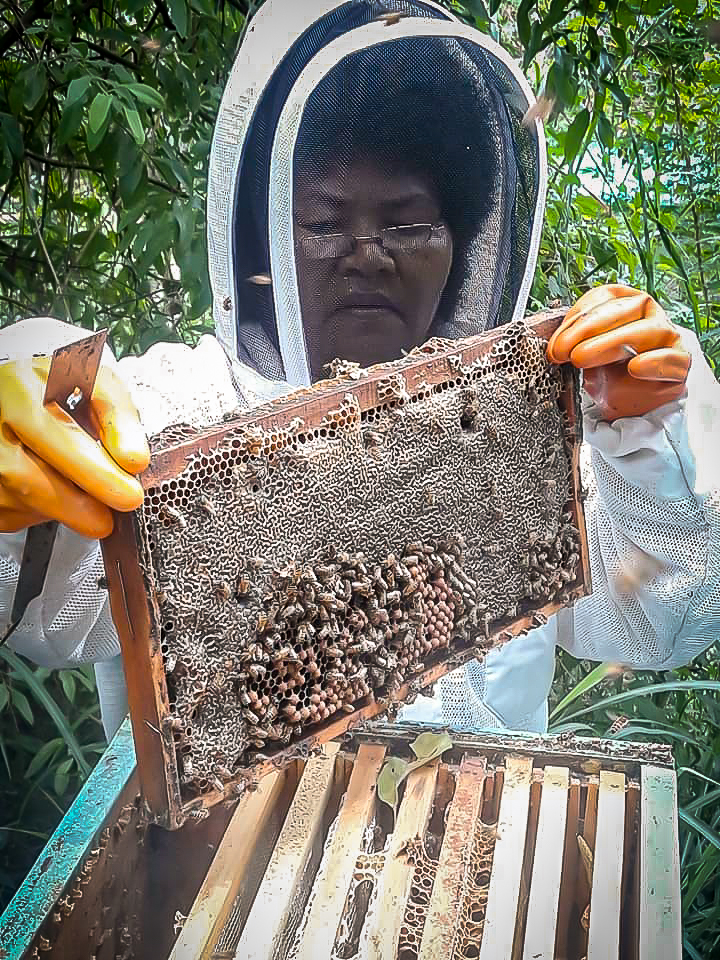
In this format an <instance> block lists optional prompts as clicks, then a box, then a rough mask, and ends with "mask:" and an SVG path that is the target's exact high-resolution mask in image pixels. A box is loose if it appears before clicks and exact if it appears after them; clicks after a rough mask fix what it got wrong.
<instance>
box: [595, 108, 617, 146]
mask: <svg viewBox="0 0 720 960" xmlns="http://www.w3.org/2000/svg"><path fill="white" fill-rule="evenodd" d="M596 130H597V136H598V140H599V141H600V143H601V144H602V145H603V146H604V147H606V148H607V149H608V150H612V146H613V144H614V143H615V131H614V130H613V128H612V124H611V123H610V121H609V120H608V118H607V117H606V116H605V114H604V113H601V114H600V116H599V117H598V122H597V127H596Z"/></svg>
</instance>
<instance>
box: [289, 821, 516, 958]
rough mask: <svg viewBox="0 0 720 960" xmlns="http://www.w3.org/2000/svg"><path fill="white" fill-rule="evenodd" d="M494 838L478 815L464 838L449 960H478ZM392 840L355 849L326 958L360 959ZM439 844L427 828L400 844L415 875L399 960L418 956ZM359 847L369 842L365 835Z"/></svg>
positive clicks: (292, 951)
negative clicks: (454, 925) (370, 846)
mask: <svg viewBox="0 0 720 960" xmlns="http://www.w3.org/2000/svg"><path fill="white" fill-rule="evenodd" d="M371 831H372V826H371V827H370V832H371ZM333 834H334V830H331V831H330V834H329V836H328V838H327V840H326V843H325V847H324V853H325V856H324V860H323V863H324V862H325V860H326V859H327V857H328V853H329V850H330V848H331V844H332V838H333ZM496 839H497V828H496V824H491V823H485V822H484V821H483V820H482V819H478V820H477V821H476V823H475V827H474V830H473V832H472V836H471V837H469V839H468V845H467V849H466V855H465V860H464V865H463V883H462V887H461V889H460V892H459V896H458V918H459V922H458V924H457V929H456V932H455V939H454V944H453V950H452V954H451V957H450V958H449V960H476V958H477V957H478V956H479V954H480V945H481V943H482V933H483V925H484V922H485V911H486V910H487V899H488V890H489V887H490V874H491V871H492V864H493V856H494V853H495V841H496ZM390 841H391V835H388V836H387V837H386V838H385V843H384V845H383V847H382V849H380V850H373V849H372V848H371V849H362V850H361V851H360V852H359V853H358V857H357V861H356V864H355V870H354V873H353V876H352V879H351V882H350V889H349V891H348V896H347V900H346V902H345V908H344V911H343V914H342V916H341V918H340V922H339V924H338V930H337V933H336V937H335V942H334V944H333V948H332V952H331V954H330V960H358V958H360V957H364V956H366V955H367V944H366V942H365V940H364V934H365V933H366V931H367V929H368V927H370V926H371V922H370V918H371V916H373V914H374V913H375V912H376V911H377V910H378V909H379V904H378V902H377V900H376V896H377V893H378V890H379V887H380V875H381V874H382V871H383V867H384V866H385V862H386V858H387V856H388V855H389V849H390ZM441 845H442V836H440V835H436V834H433V833H432V832H431V831H430V830H429V829H428V830H427V831H426V833H425V836H422V837H420V836H418V837H415V839H413V840H411V841H410V842H409V843H408V844H407V845H406V846H405V847H404V848H403V851H402V856H403V857H404V859H405V860H406V862H407V863H408V864H409V865H410V866H411V867H412V870H413V875H412V881H411V885H410V893H409V896H408V899H407V902H406V904H405V912H404V916H403V922H402V925H401V927H400V936H399V939H398V944H397V958H398V960H417V957H418V956H419V954H420V945H421V943H422V938H423V931H424V929H425V922H426V919H427V914H428V910H429V907H430V899H431V896H432V892H433V886H434V883H435V876H436V873H437V868H438V859H437V856H433V855H431V853H430V847H431V846H434V847H435V848H436V850H437V853H438V854H439V851H440V848H441ZM363 847H364V848H367V847H368V843H367V840H366V842H365V843H364V844H363ZM314 896H315V890H314V889H313V891H312V892H311V895H310V899H309V901H308V903H307V905H306V909H305V912H304V915H303V919H302V921H301V922H300V924H299V925H298V927H297V930H296V932H295V936H294V939H293V941H292V943H291V945H290V947H289V950H288V954H287V956H288V960H299V957H300V954H301V944H302V939H303V935H304V932H305V924H306V922H307V920H308V917H309V916H310V914H311V907H312V904H313V900H314Z"/></svg>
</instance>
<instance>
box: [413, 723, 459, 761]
mask: <svg viewBox="0 0 720 960" xmlns="http://www.w3.org/2000/svg"><path fill="white" fill-rule="evenodd" d="M452 745H453V742H452V740H451V739H450V734H449V733H448V732H447V731H446V730H443V731H442V732H441V733H421V734H420V736H419V737H417V739H416V740H414V741H413V742H412V743H411V744H410V749H411V750H412V752H413V753H414V754H415V756H416V757H417V759H418V760H420V761H422V762H423V763H428V762H429V761H430V760H434V759H435V758H436V757H440V756H442V754H443V753H445V751H446V750H451V749H452Z"/></svg>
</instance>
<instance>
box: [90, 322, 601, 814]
mask: <svg viewBox="0 0 720 960" xmlns="http://www.w3.org/2000/svg"><path fill="white" fill-rule="evenodd" d="M562 316H563V311H552V312H546V313H543V314H538V315H536V316H535V317H532V318H530V319H529V320H528V321H527V326H528V328H529V330H530V331H531V333H532V334H533V335H534V336H536V337H539V338H541V339H542V340H547V339H549V337H550V336H551V335H552V333H553V331H554V330H555V329H556V328H557V326H558V324H559V322H560V320H561V318H562ZM503 335H504V331H503V330H502V329H501V330H497V331H491V332H490V333H487V334H483V335H480V336H478V337H473V338H470V339H468V340H464V341H462V342H461V343H451V344H446V343H443V344H442V345H441V346H440V348H438V346H437V345H435V346H434V347H432V348H427V349H425V348H421V349H420V350H419V351H416V352H414V353H413V354H411V355H410V356H409V357H407V358H405V359H404V360H403V361H401V362H400V363H399V364H398V363H396V364H393V365H392V366H391V368H390V369H389V368H388V365H379V366H376V367H373V368H371V369H370V370H369V371H367V372H363V374H362V376H360V377H359V378H357V379H348V378H343V377H340V378H337V379H334V380H330V381H326V382H324V383H322V384H320V385H317V386H316V387H313V388H310V389H307V390H301V391H298V392H296V393H294V394H292V395H290V396H289V397H287V398H283V399H282V400H280V401H276V402H274V403H272V404H269V405H265V406H262V407H257V408H254V409H253V410H251V411H248V412H247V413H246V414H244V415H243V416H242V417H240V418H238V419H237V420H233V421H229V422H227V423H224V424H222V425H221V426H219V427H216V428H213V429H208V430H205V431H199V432H198V433H197V434H195V435H193V436H192V437H191V438H190V439H186V440H183V441H181V442H177V443H175V444H174V445H170V446H168V447H166V448H165V449H162V450H160V451H159V452H158V453H157V454H156V455H155V456H154V458H153V462H152V464H151V465H150V467H149V468H148V470H147V471H146V473H145V474H144V475H143V477H142V481H143V486H144V487H145V489H146V490H149V489H152V488H153V487H157V486H159V485H160V484H161V483H163V482H164V481H167V480H170V479H172V478H174V477H176V476H178V475H179V474H181V473H182V471H183V469H184V468H185V465H186V462H187V461H188V459H189V458H190V457H192V456H195V455H197V454H199V453H206V452H208V451H210V450H212V449H213V448H215V447H216V446H218V445H219V444H221V443H222V442H223V440H224V438H226V437H228V435H229V434H231V433H234V432H237V431H238V430H239V429H241V428H248V427H260V428H262V429H263V430H271V429H275V430H277V429H280V428H282V427H286V426H287V425H288V424H290V423H291V422H292V421H293V419H294V418H297V417H298V416H299V415H301V416H302V418H303V420H304V422H305V423H306V424H309V425H313V424H320V423H321V421H322V419H323V417H324V416H325V415H326V414H328V413H329V412H330V411H332V410H334V409H336V408H337V406H338V404H339V403H341V402H342V401H343V400H344V398H345V397H346V396H347V395H348V394H352V395H353V396H354V398H356V400H357V402H358V404H359V407H360V410H361V411H362V410H367V409H370V408H373V407H376V406H378V405H379V404H381V403H382V402H383V400H384V399H386V398H384V397H379V391H378V385H379V384H382V383H383V382H385V383H387V377H388V374H389V373H390V372H392V373H396V372H397V371H398V369H400V371H401V373H402V376H403V377H404V380H405V384H406V389H407V393H408V395H409V396H413V394H414V393H417V392H418V391H419V390H420V389H422V388H426V387H427V386H428V385H430V386H433V385H436V384H442V383H447V382H450V381H453V380H454V378H456V377H457V370H458V368H459V366H460V365H462V366H464V367H469V366H470V365H471V364H472V363H473V362H474V361H476V360H478V358H481V357H483V356H484V355H485V354H487V353H489V351H490V350H491V349H492V348H493V346H494V345H495V344H496V343H497V342H498V341H499V340H500V338H501V337H502V336H503ZM561 377H562V381H561V382H562V390H561V394H560V398H559V405H560V407H561V409H562V411H563V417H564V425H565V440H566V444H567V449H568V458H569V463H570V466H571V474H572V478H571V490H572V491H573V493H574V496H573V499H572V501H570V502H569V503H568V504H567V509H568V510H569V511H570V513H571V514H572V522H573V524H574V525H575V526H576V527H577V528H578V530H579V531H580V562H579V564H578V567H577V576H576V580H575V581H574V582H572V583H570V584H569V585H568V587H567V591H566V602H570V601H572V600H575V599H577V598H579V597H582V596H584V595H585V594H587V593H588V592H589V591H590V568H589V557H588V548H587V536H586V531H585V523H584V511H583V503H582V495H581V489H582V487H581V482H580V467H579V447H580V439H581V419H580V411H579V396H578V383H577V376H576V373H575V372H574V371H573V370H572V368H571V367H569V366H565V367H563V368H562V370H561ZM141 552H142V536H141V530H140V523H139V521H138V518H137V517H136V516H135V515H134V514H116V516H115V530H114V532H113V534H112V536H111V537H109V538H108V539H107V540H105V541H104V542H103V554H104V560H105V570H106V576H107V580H108V586H109V593H110V602H111V608H112V613H113V619H114V621H115V624H116V627H117V630H118V634H119V636H120V640H121V644H122V650H123V659H124V665H125V675H126V679H127V686H128V699H129V705H130V714H131V718H132V724H133V734H134V738H135V746H136V753H137V759H138V769H139V773H140V780H141V784H142V788H143V792H144V796H145V800H146V802H147V804H148V806H149V809H150V811H151V812H152V815H153V817H154V818H155V819H156V821H157V822H159V823H162V824H163V825H164V826H166V827H168V828H170V829H176V828H177V827H179V826H181V825H182V823H183V822H184V821H185V819H186V818H187V816H188V815H196V816H197V815H199V814H201V813H202V810H203V809H204V808H207V807H209V806H212V805H214V804H215V803H218V802H220V801H222V800H224V799H228V798H230V797H233V796H237V794H238V792H239V791H241V790H242V787H243V784H245V785H247V784H248V783H250V782H253V781H255V782H256V781H257V780H258V779H259V778H261V777H263V776H265V775H266V774H267V773H269V772H271V771H272V770H274V769H278V768H282V767H283V766H285V765H286V764H289V763H291V762H292V761H293V760H295V759H297V758H298V756H307V754H308V753H309V752H310V751H311V750H312V749H313V748H315V747H317V746H318V745H319V744H321V743H324V742H326V741H328V740H332V739H334V738H335V737H337V736H339V735H341V734H342V733H344V732H345V731H346V730H347V729H348V728H350V727H352V726H354V725H356V724H360V723H363V722H364V721H366V720H368V719H370V718H371V717H373V716H375V715H377V714H379V713H382V712H384V711H385V710H387V708H388V706H389V705H390V703H389V701H388V700H376V699H375V698H374V696H373V695H372V694H370V695H369V696H368V697H367V698H366V700H365V701H363V702H362V703H361V704H360V705H359V706H358V707H357V709H356V710H355V711H354V712H353V713H352V714H340V715H339V716H332V717H330V718H329V719H328V720H326V721H325V722H323V723H321V724H317V725H314V726H313V727H312V728H311V729H310V730H309V731H308V733H307V735H305V736H304V737H303V738H302V739H300V740H298V741H297V742H295V743H293V744H292V745H290V746H287V747H283V748H280V749H276V750H274V751H273V752H272V753H270V752H269V751H267V752H268V753H270V755H269V756H268V757H266V758H265V759H262V760H259V761H257V762H256V763H254V764H253V766H252V767H241V768H240V769H239V770H238V771H237V773H236V775H235V776H234V777H233V778H232V779H231V780H229V781H228V782H227V783H225V784H224V787H223V790H222V791H221V790H219V789H218V790H215V791H214V792H212V793H206V794H203V795H201V796H200V797H197V798H193V799H192V800H190V801H185V800H184V799H183V797H182V795H181V787H180V776H179V769H178V757H177V754H176V748H175V742H174V738H173V731H172V725H171V722H170V721H171V720H172V717H171V705H170V700H169V696H168V687H167V682H166V675H165V665H164V658H163V653H162V650H161V627H160V611H159V605H158V599H157V596H156V595H155V592H154V590H153V588H152V585H151V584H150V583H149V582H148V580H147V578H146V575H145V574H144V572H143V569H142V566H141ZM563 605H564V604H563V603H560V602H559V601H554V602H550V603H546V604H545V605H543V606H540V605H538V606H537V607H535V608H534V609H533V610H532V611H531V612H530V613H527V614H524V615H521V616H519V617H515V618H514V619H510V618H506V619H505V620H504V621H500V622H499V623H498V624H496V625H495V624H494V625H493V631H492V635H491V637H490V638H489V640H490V641H491V642H492V641H494V640H495V639H498V638H502V640H507V639H510V638H511V637H512V636H515V635H517V634H519V633H521V632H524V631H527V630H528V629H530V628H532V626H533V625H535V624H537V623H538V622H543V619H544V618H547V617H549V616H551V615H552V614H554V613H555V612H557V610H558V609H560V607H561V606H563ZM498 642H501V640H500V639H498ZM490 645H492V643H488V644H485V645H484V646H485V649H489V647H490ZM478 653H479V650H478V648H477V647H475V646H473V645H468V646H467V647H466V648H465V649H462V650H453V651H448V656H447V658H446V659H445V660H443V661H442V662H440V663H435V664H434V665H432V666H431V667H430V668H429V669H426V670H424V672H422V673H421V674H420V675H418V676H416V677H414V679H413V680H412V682H409V683H405V684H403V685H402V686H401V687H400V689H398V690H396V691H395V692H394V694H393V696H392V700H393V701H395V702H402V701H404V700H406V699H407V698H408V697H410V696H411V695H412V694H413V693H414V692H416V691H417V690H419V689H420V688H423V687H426V686H428V685H430V684H432V683H434V682H435V681H436V680H438V679H439V678H440V677H441V676H443V675H444V674H446V673H447V672H449V670H452V669H455V668H456V667H458V666H460V665H461V664H462V663H464V662H466V661H467V660H470V659H473V658H474V657H476V656H477V655H478Z"/></svg>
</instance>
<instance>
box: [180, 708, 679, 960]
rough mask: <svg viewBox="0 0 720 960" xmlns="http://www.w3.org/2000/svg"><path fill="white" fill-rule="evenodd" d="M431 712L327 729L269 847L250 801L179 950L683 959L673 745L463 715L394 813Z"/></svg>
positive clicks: (244, 954)
mask: <svg viewBox="0 0 720 960" xmlns="http://www.w3.org/2000/svg"><path fill="white" fill-rule="evenodd" d="M427 729H428V728H427V727H423V726H411V725H403V726H402V727H399V726H393V725H387V724H377V725H373V726H368V727H367V728H366V729H364V730H362V731H357V730H356V731H353V732H351V733H349V734H348V735H347V737H346V738H344V742H343V743H342V744H338V743H333V744H326V745H325V747H324V753H322V754H321V755H319V756H315V757H312V758H310V759H309V760H308V761H307V762H306V763H305V764H304V768H303V772H302V775H301V776H300V779H299V783H298V787H297V790H296V792H295V795H294V797H293V799H292V801H291V803H290V806H289V809H288V812H287V815H286V817H285V820H284V824H283V827H282V830H281V831H280V832H279V833H276V834H275V835H274V839H273V841H272V843H271V845H270V847H269V848H268V849H264V850H263V852H262V853H260V854H256V853H255V852H254V851H251V839H250V833H251V831H248V817H249V815H250V809H249V805H248V801H247V800H243V801H241V805H240V807H238V809H237V811H236V813H235V814H234V815H233V817H232V819H231V821H230V824H229V826H228V829H227V831H226V833H225V835H224V837H223V839H222V841H221V843H220V845H219V847H218V851H217V854H216V856H215V859H214V861H213V863H212V865H211V867H210V869H209V871H208V874H207V876H206V878H205V880H204V882H203V884H202V886H201V888H200V890H199V891H198V894H197V896H196V898H195V902H194V904H193V906H192V907H191V908H190V911H189V914H188V917H187V919H186V920H185V921H184V923H183V927H182V930H181V932H180V934H179V936H178V938H177V940H176V942H175V945H174V947H173V950H172V952H171V953H170V957H169V960H185V958H187V957H190V956H192V957H197V958H199V960H213V958H219V957H227V958H228V960H230V958H233V957H234V960H246V958H249V957H253V958H257V960H278V958H280V957H282V958H289V960H311V958H313V960H314V958H315V957H320V956H322V957H328V958H335V957H338V956H340V957H342V956H354V957H364V958H372V960H398V957H401V958H412V957H414V958H417V960H461V958H467V957H476V958H479V960H497V958H499V957H505V958H511V957H512V958H513V960H515V958H518V960H520V958H522V960H533V958H538V957H542V958H548V960H549V958H551V957H559V958H564V960H580V958H581V957H582V958H587V960H600V958H603V960H605V958H607V957H622V958H625V960H646V958H647V960H649V958H651V957H652V958H653V960H680V957H681V953H682V948H681V942H680V938H681V909H680V870H679V848H678V833H677V783H676V778H675V771H674V769H673V761H672V754H671V751H670V748H669V747H668V746H666V745H664V744H639V743H627V742H624V741H611V740H595V739H584V738H575V737H572V736H568V735H564V736H559V737H536V736H533V735H522V734H520V735H518V734H512V735H502V734H501V735H490V734H463V733H458V732H451V734H450V736H451V739H452V745H451V747H450V748H448V749H447V750H446V751H445V752H444V754H443V756H442V760H440V761H439V760H437V759H435V760H433V761H432V762H429V763H427V764H425V765H424V766H421V767H419V768H417V769H415V770H414V771H413V772H412V773H411V774H410V776H409V777H408V778H407V780H406V781H405V784H404V788H403V790H402V791H401V795H400V799H399V803H398V805H397V810H396V813H395V815H394V816H393V815H391V813H390V810H389V808H388V807H387V806H385V805H383V804H382V803H380V802H379V801H378V798H377V796H376V791H374V790H373V789H372V787H373V785H374V784H375V782H376V780H377V777H378V772H379V770H380V769H381V768H382V764H383V762H384V761H385V760H387V759H388V758H389V757H391V756H395V757H406V758H412V757H413V752H412V748H411V747H410V743H411V741H413V740H414V738H415V737H417V736H418V735H420V734H421V733H422V734H425V733H426V732H427ZM436 729H437V728H436ZM274 777H275V778H277V777H278V774H275V775H274ZM338 787H339V789H338ZM261 789H262V790H263V791H264V792H265V793H266V794H267V795H268V796H269V793H270V789H271V778H268V779H267V780H266V781H264V782H263V784H262V788H261ZM338 793H339V794H340V796H338ZM255 796H257V795H255ZM267 802H268V801H267V800H266V801H265V803H266V804H267ZM254 805H255V806H256V807H257V806H259V804H258V801H257V800H254ZM329 824H332V826H329ZM323 841H324V842H323ZM438 841H439V842H438ZM251 856H254V859H253V860H252V862H253V865H254V868H255V872H254V874H253V877H252V879H251V880H248V874H247V871H246V869H245V868H244V864H245V863H246V862H247V860H248V859H249V857H251ZM368 885H370V886H371V887H372V892H371V893H370V892H368ZM333 944H335V949H333Z"/></svg>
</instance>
